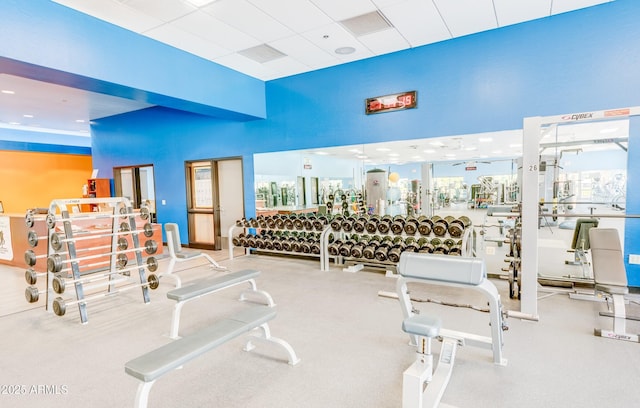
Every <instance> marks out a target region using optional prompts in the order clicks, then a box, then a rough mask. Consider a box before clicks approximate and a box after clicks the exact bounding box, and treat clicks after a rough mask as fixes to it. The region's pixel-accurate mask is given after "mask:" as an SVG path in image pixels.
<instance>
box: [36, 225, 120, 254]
mask: <svg viewBox="0 0 640 408" xmlns="http://www.w3.org/2000/svg"><path fill="white" fill-rule="evenodd" d="M54 237H55V238H54ZM46 238H49V239H50V240H51V247H52V248H53V249H54V250H56V251H59V250H60V249H62V240H61V239H60V235H59V234H57V233H56V234H52V235H51V237H48V236H46V235H44V236H38V233H37V232H36V231H34V230H30V231H29V232H28V233H27V241H28V242H29V246H31V247H32V248H35V247H37V246H38V241H39V240H41V239H46ZM91 238H95V237H91ZM72 240H74V239H72ZM67 241H70V240H66V241H65V242H67ZM74 241H75V240H74ZM117 245H118V249H119V250H121V251H124V250H125V249H127V248H128V247H129V242H128V241H127V239H126V238H124V237H120V238H118V243H117ZM110 247H111V246H110V245H108V246H107V245H104V246H99V247H93V248H82V249H77V250H76V251H80V250H91V249H101V248H110Z"/></svg>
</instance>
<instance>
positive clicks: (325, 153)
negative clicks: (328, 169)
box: [315, 152, 329, 156]
mask: <svg viewBox="0 0 640 408" xmlns="http://www.w3.org/2000/svg"><path fill="white" fill-rule="evenodd" d="M315 154H317V155H318V156H326V155H328V154H329V153H327V152H315Z"/></svg>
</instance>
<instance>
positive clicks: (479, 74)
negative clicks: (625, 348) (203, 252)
mask: <svg viewBox="0 0 640 408" xmlns="http://www.w3.org/2000/svg"><path fill="white" fill-rule="evenodd" d="M23 3H28V4H29V6H27V5H23ZM2 4H3V5H2V6H0V9H2V8H5V7H6V6H5V5H6V4H9V8H10V9H11V8H20V7H23V8H26V7H28V8H29V9H28V12H29V13H30V14H29V18H27V17H25V16H24V15H23V14H24V13H23V14H21V13H15V12H14V13H13V14H12V15H11V17H12V18H13V19H18V22H17V23H15V24H14V23H11V24H9V28H7V27H6V25H5V24H3V25H2V26H0V40H2V37H3V35H6V33H9V35H11V34H13V35H17V33H19V32H20V30H21V29H22V31H30V30H31V29H33V30H34V31H35V32H30V33H29V34H28V35H27V39H26V40H21V41H19V43H22V45H27V46H31V48H27V49H26V50H25V49H23V48H20V45H21V44H17V46H13V45H8V44H4V42H3V41H0V68H2V63H3V62H4V64H5V66H6V65H9V66H12V65H11V64H10V63H9V62H10V61H7V58H13V59H16V60H19V61H27V62H29V63H31V64H35V65H38V66H45V67H51V68H52V69H55V70H57V71H58V72H59V71H64V72H71V75H72V77H73V78H76V79H77V78H78V77H80V76H82V77H83V78H89V79H91V78H95V79H96V80H95V81H89V82H90V83H91V84H93V86H98V85H100V84H104V83H107V84H111V86H110V87H107V88H109V89H110V90H111V91H112V92H116V91H119V90H121V89H122V88H120V87H124V88H125V89H138V90H143V91H144V92H143V95H146V97H148V96H149V95H152V96H153V95H156V96H157V95H167V96H168V97H167V101H168V103H167V104H166V106H170V107H171V108H174V109H168V108H150V109H146V110H144V111H139V112H134V113H130V114H125V115H119V116H115V117H111V118H105V119H102V120H99V121H97V122H96V124H95V125H93V126H92V136H93V138H92V151H93V157H94V166H95V167H96V168H98V169H100V174H103V175H105V176H109V175H111V174H112V167H113V166H120V165H131V164H138V163H153V164H154V166H155V171H156V188H157V199H158V200H162V199H165V200H167V205H166V206H164V207H162V206H161V207H159V209H158V216H159V221H160V222H168V221H175V222H178V223H179V224H180V227H181V230H182V234H183V237H181V238H182V239H183V241H185V242H186V241H187V240H186V230H187V228H186V199H185V177H184V167H183V166H184V161H185V160H196V159H201V158H222V157H230V156H233V157H242V158H243V159H244V166H245V168H244V175H245V200H246V203H245V204H246V206H245V208H246V211H247V215H251V214H253V213H254V211H255V205H254V201H253V198H254V196H253V185H254V183H253V171H252V170H253V162H252V154H253V153H263V152H273V151H281V150H291V149H302V148H312V147H322V146H337V145H351V144H359V143H370V142H380V141H388V140H402V139H413V138H425V137H435V136H448V135H459V134H470V133H479V132H488V131H500V130H512V129H519V128H521V127H522V120H523V118H524V117H528V116H537V115H542V116H545V115H555V114H561V113H568V112H580V111H590V110H600V109H608V108H617V107H626V106H636V105H640V75H638V72H640V46H638V39H639V38H640V24H638V21H640V2H637V1H635V0H617V1H615V2H610V3H606V4H604V5H600V6H596V7H592V8H588V9H584V10H579V11H576V12H571V13H566V14H562V15H557V16H553V17H550V18H545V19H542V20H538V21H533V22H528V23H524V24H519V25H515V26H509V27H506V28H503V29H499V30H494V31H490V32H486V33H480V34H476V35H471V36H467V37H463V38H459V39H454V40H450V41H445V42H441V43H437V44H433V45H429V46H424V47H419V48H414V49H410V50H406V51H402V52H398V53H394V54H388V55H385V56H381V57H377V58H372V59H368V60H364V61H357V62H353V63H350V64H346V65H342V66H338V67H332V68H327V69H323V70H319V71H315V72H311V73H306V74H301V75H297V76H292V77H288V78H283V79H279V80H274V81H270V82H267V83H266V84H263V83H261V82H260V81H253V80H251V79H247V78H245V77H243V76H241V75H236V76H233V75H232V76H230V77H229V76H228V75H231V74H229V72H227V71H225V70H223V69H221V68H220V67H218V66H216V65H215V64H207V63H206V62H204V61H203V60H200V59H197V58H195V57H193V56H190V55H188V54H185V53H180V52H177V51H175V50H173V49H171V48H170V47H166V46H163V45H161V44H159V43H155V42H153V41H151V40H147V39H140V38H136V36H134V35H133V34H131V33H129V32H126V31H124V30H121V29H117V28H115V27H113V26H110V25H108V24H106V23H101V22H97V21H96V20H93V19H87V18H84V17H82V16H80V15H78V14H77V13H74V12H71V11H68V10H66V9H63V8H60V6H52V5H51V4H52V3H50V2H46V1H42V0H32V1H29V2H17V1H6V2H3V3H2ZM18 4H19V5H18ZM32 4H33V5H32ZM9 11H11V10H9ZM48 13H52V14H48ZM32 15H35V16H40V17H41V18H35V17H32ZM50 16H53V17H50ZM45 17H47V18H45ZM48 17H50V18H48ZM33 23H38V24H42V25H43V28H42V29H41V28H40V27H30V26H29V25H26V24H33ZM72 23H74V24H75V23H78V24H79V25H78V27H79V28H77V29H76V28H73V27H75V26H71V24H72ZM52 24H53V25H56V24H57V25H58V27H52ZM60 25H62V26H63V27H62V28H61V27H60ZM25 27H29V30H25ZM78 35H85V36H86V39H81V38H77V37H76V36H78ZM46 36H49V37H47V38H43V37H46ZM37 41H45V44H38V45H39V46H38V47H37V48H36V47H35V45H36V43H37ZM78 41H79V43H78ZM25 42H26V44H25ZM123 44H126V45H123ZM47 45H49V46H51V47H54V48H53V49H51V50H48V51H46V50H47ZM69 47H70V48H71V51H69V50H68V49H67V48H69ZM89 47H90V49H87V48H89ZM83 48H84V49H83ZM80 51H85V52H86V53H84V54H82V58H69V57H73V55H74V54H73V52H78V53H79V52H80ZM118 53H122V55H120V54H118ZM33 54H35V55H38V58H33V57H32V56H31V55H33ZM60 55H62V56H63V57H64V58H62V61H63V63H62V64H61V63H59V62H58V61H60V58H59V57H60ZM78 55H79V54H78ZM2 57H5V58H4V59H3V58H2ZM166 61H171V64H170V66H166V64H165V62H166ZM123 63H125V64H126V66H125V67H123V66H122V64H123ZM192 64H193V65H192ZM18 65H19V66H18V68H20V67H23V66H24V65H20V64H18ZM192 66H193V67H194V69H193V70H191V67H192ZM156 70H160V71H161V72H160V73H156V72H155V71H156ZM38 72H39V71H38ZM168 72H173V73H174V75H173V76H171V75H169V74H168ZM185 72H188V73H189V74H188V75H185ZM211 75H213V77H214V81H213V82H215V83H216V86H213V85H212V80H211ZM222 77H224V78H230V79H231V80H230V81H229V84H231V86H229V87H226V88H225V87H224V86H223V84H220V83H219V81H218V79H219V78H222ZM79 82H80V83H84V82H83V81H79ZM85 82H86V81H85ZM256 82H260V84H259V85H256ZM238 84H239V85H240V86H237V85H238ZM220 86H222V88H219V87H220ZM262 86H263V87H264V88H261V87H262ZM231 88H233V91H232V90H231ZM109 89H107V90H109ZM262 89H263V90H264V95H261V94H260V92H261V90H262ZM407 90H417V91H418V108H417V109H413V110H407V111H402V112H395V113H387V114H380V115H371V116H366V115H364V112H363V110H364V106H363V105H364V99H365V98H367V97H371V96H377V95H384V94H389V93H395V92H401V91H407ZM148 91H150V92H148ZM230 95H234V100H233V101H232V103H231V104H229V103H228V102H225V98H226V97H228V96H230ZM256 99H257V100H259V101H262V102H263V103H264V102H265V101H266V104H265V105H264V106H266V115H263V113H264V112H261V109H260V106H255V105H254V103H255V100H256ZM176 100H184V101H187V102H191V103H185V104H184V106H182V105H180V104H179V103H174V102H175V101H176ZM156 101H162V98H156ZM240 101H244V102H243V103H246V104H250V106H245V105H243V104H242V103H241V102H240ZM155 103H159V102H155ZM201 103H202V104H204V105H207V106H210V107H213V108H216V107H217V108H220V109H223V110H225V111H234V112H238V113H239V115H238V116H240V117H235V116H233V115H229V116H221V117H223V120H221V119H216V118H214V117H211V116H202V115H198V114H195V113H193V112H197V113H206V112H201V111H199V110H198V109H195V108H194V106H193V105H196V107H197V106H198V105H199V104H201ZM258 105H259V104H258ZM178 109H181V110H178ZM182 110H189V111H190V112H191V113H187V112H184V111H182ZM264 116H266V119H258V120H249V121H246V119H250V118H253V119H255V118H260V117H264ZM218 117H220V116H218ZM241 120H245V121H241ZM639 126H640V125H638V124H637V123H636V122H634V124H633V126H632V135H633V136H632V138H635V139H637V138H638V137H640V135H639V134H638V127H639ZM636 144H637V140H632V142H631V143H630V152H629V155H630V160H629V169H628V173H629V183H630V185H633V184H631V183H632V182H633V181H634V180H635V178H634V177H632V175H633V174H634V173H635V174H636V177H637V175H638V174H640V168H639V167H640V165H639V164H637V163H640V160H632V159H631V158H632V157H635V156H640V146H639V147H638V148H636V149H635V150H636V151H634V148H635V145H636ZM635 201H636V202H637V201H638V200H635ZM629 212H630V213H633V212H635V213H637V212H638V208H634V207H633V206H629ZM634 225H635V224H634V223H633V222H630V223H629V228H628V232H627V234H628V235H629V234H632V236H635V235H634V234H635V233H637V231H636V230H634V228H635V227H634ZM628 238H629V237H628ZM625 245H626V251H625V252H626V253H627V254H628V253H640V243H638V244H636V243H635V242H634V240H633V239H632V238H631V239H626V240H625ZM629 275H630V282H631V283H632V284H635V285H640V274H639V273H638V271H637V270H636V269H635V266H634V267H631V268H630V270H629Z"/></svg>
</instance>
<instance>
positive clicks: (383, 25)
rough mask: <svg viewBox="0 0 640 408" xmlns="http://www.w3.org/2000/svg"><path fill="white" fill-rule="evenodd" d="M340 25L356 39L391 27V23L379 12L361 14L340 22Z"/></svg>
mask: <svg viewBox="0 0 640 408" xmlns="http://www.w3.org/2000/svg"><path fill="white" fill-rule="evenodd" d="M340 24H342V26H343V27H344V28H346V29H347V30H349V31H351V33H352V34H353V35H355V36H356V37H360V36H363V35H367V34H371V33H375V32H377V31H382V30H386V29H387V28H391V27H393V26H392V25H391V23H390V22H389V21H388V20H387V19H386V18H385V17H384V16H383V15H382V14H381V13H380V12H379V11H372V12H371V13H367V14H363V15H361V16H357V17H351V18H348V19H346V20H342V21H340Z"/></svg>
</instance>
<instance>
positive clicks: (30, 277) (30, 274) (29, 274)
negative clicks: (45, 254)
mask: <svg viewBox="0 0 640 408" xmlns="http://www.w3.org/2000/svg"><path fill="white" fill-rule="evenodd" d="M46 274H47V273H46V272H36V271H35V270H34V269H33V268H29V269H27V270H26V271H24V280H26V281H27V283H28V284H29V285H35V284H36V283H37V282H38V277H39V276H45V275H46Z"/></svg>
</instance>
